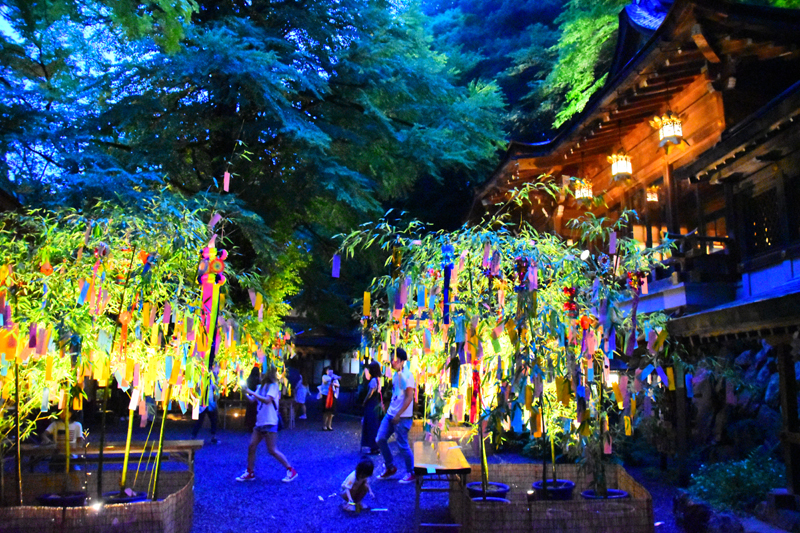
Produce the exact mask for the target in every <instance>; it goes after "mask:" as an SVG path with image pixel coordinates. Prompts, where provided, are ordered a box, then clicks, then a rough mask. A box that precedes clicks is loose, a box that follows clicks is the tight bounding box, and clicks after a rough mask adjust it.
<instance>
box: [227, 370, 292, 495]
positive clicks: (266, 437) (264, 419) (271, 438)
mask: <svg viewBox="0 0 800 533" xmlns="http://www.w3.org/2000/svg"><path fill="white" fill-rule="evenodd" d="M245 392H246V393H247V398H248V399H249V400H250V401H251V402H257V405H258V412H257V413H256V427H255V428H254V429H253V435H252V436H251V437H250V446H249V447H248V448H247V470H245V471H244V473H243V474H242V475H241V476H239V477H237V478H236V481H255V479H256V474H255V466H256V448H258V445H259V443H260V442H261V441H262V440H263V441H265V442H266V444H267V451H268V452H269V454H270V455H271V456H272V457H274V458H275V459H277V460H278V462H279V463H280V464H282V465H283V467H284V468H285V469H286V476H285V477H284V478H283V482H284V483H289V482H290V481H294V480H295V479H296V478H297V470H295V469H294V467H292V465H291V464H290V463H289V461H288V460H287V459H286V456H285V455H283V454H282V453H281V452H280V450H278V447H277V443H278V412H279V411H278V404H279V402H280V398H281V391H280V389H279V388H278V371H277V370H276V369H275V368H270V369H269V370H268V371H267V372H265V373H264V374H263V377H262V378H261V385H259V387H258V389H256V390H255V391H252V390H250V389H247V390H246V391H245Z"/></svg>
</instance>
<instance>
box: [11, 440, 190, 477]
mask: <svg viewBox="0 0 800 533" xmlns="http://www.w3.org/2000/svg"><path fill="white" fill-rule="evenodd" d="M202 447H203V441H202V440H165V441H164V444H163V446H162V449H161V453H162V455H161V458H162V460H166V461H169V460H175V461H178V462H181V463H184V464H185V465H186V466H187V467H188V469H189V471H190V472H194V455H195V452H196V451H197V450H199V449H200V448H202ZM20 451H21V455H22V457H23V458H27V459H28V464H29V466H30V468H31V471H33V466H34V465H35V464H36V463H38V462H40V461H42V460H44V459H46V458H49V457H53V456H55V455H59V454H61V455H63V454H64V452H65V450H64V446H57V445H55V444H47V445H36V444H23V445H22V449H21V450H20ZM70 453H71V454H73V455H76V456H78V459H77V461H76V463H77V464H94V463H98V462H99V459H100V445H99V444H98V443H95V442H90V443H89V445H88V446H86V448H84V447H83V446H81V445H78V446H74V447H72V448H71V449H70ZM157 454H158V441H149V442H144V441H131V447H130V455H129V461H131V462H134V461H137V462H138V461H139V459H141V458H146V457H150V458H155V456H156V455H157ZM124 458H125V441H114V442H107V443H106V444H105V446H104V447H103V462H104V463H122V462H123V461H124Z"/></svg>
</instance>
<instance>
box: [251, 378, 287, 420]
mask: <svg viewBox="0 0 800 533" xmlns="http://www.w3.org/2000/svg"><path fill="white" fill-rule="evenodd" d="M256 393H257V394H259V395H260V396H265V397H266V396H272V397H273V398H275V403H274V404H273V403H272V402H267V403H264V402H262V401H260V400H256V401H257V402H258V404H257V405H258V407H257V409H258V412H257V414H256V425H257V426H275V425H277V424H278V406H279V403H280V398H281V391H280V388H279V387H278V384H277V383H270V384H269V385H260V386H259V387H258V389H256Z"/></svg>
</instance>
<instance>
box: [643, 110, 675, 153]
mask: <svg viewBox="0 0 800 533" xmlns="http://www.w3.org/2000/svg"><path fill="white" fill-rule="evenodd" d="M650 125H651V126H652V127H653V128H655V129H657V130H658V145H659V146H664V145H665V144H667V143H672V144H676V145H677V144H680V143H681V141H682V140H683V124H682V122H681V119H680V118H679V117H678V115H676V114H675V113H673V112H672V111H669V110H668V111H667V112H666V113H664V114H663V115H661V116H660V117H653V120H651V121H650Z"/></svg>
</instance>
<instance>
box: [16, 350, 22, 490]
mask: <svg viewBox="0 0 800 533" xmlns="http://www.w3.org/2000/svg"><path fill="white" fill-rule="evenodd" d="M17 342H19V341H17ZM14 395H15V396H16V402H17V408H16V410H15V411H16V412H15V414H14V417H15V422H16V425H17V501H18V502H19V504H20V505H22V447H21V442H20V441H21V440H22V435H21V433H22V432H21V431H20V427H19V409H20V403H19V359H17V358H14Z"/></svg>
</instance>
